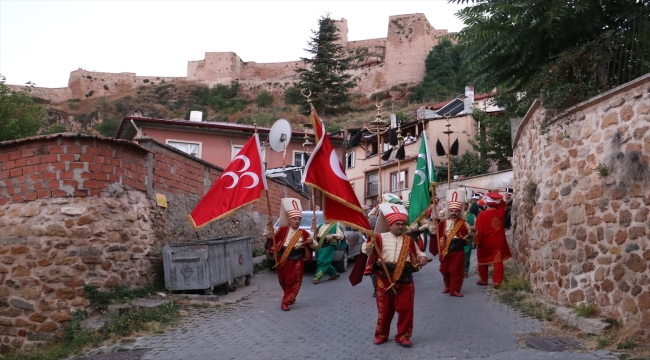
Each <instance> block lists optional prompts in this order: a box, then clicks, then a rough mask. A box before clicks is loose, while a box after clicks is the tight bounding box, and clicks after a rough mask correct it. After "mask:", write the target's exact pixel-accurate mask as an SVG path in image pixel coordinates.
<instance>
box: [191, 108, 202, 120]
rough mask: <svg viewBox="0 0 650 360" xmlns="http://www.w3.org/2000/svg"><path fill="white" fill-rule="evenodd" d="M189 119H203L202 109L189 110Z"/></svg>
mask: <svg viewBox="0 0 650 360" xmlns="http://www.w3.org/2000/svg"><path fill="white" fill-rule="evenodd" d="M190 121H196V122H201V121H203V112H202V111H191V112H190Z"/></svg>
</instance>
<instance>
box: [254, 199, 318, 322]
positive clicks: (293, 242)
mask: <svg viewBox="0 0 650 360" xmlns="http://www.w3.org/2000/svg"><path fill="white" fill-rule="evenodd" d="M301 217H302V209H301V206H300V201H299V200H298V199H293V198H285V199H282V206H281V208H280V225H281V226H280V228H279V229H278V230H277V232H276V233H275V240H274V239H273V237H272V236H271V233H270V232H267V234H266V241H267V242H268V243H269V244H270V246H269V253H271V254H277V264H276V267H275V272H276V273H277V274H278V282H279V283H280V286H281V287H282V291H283V292H284V295H283V296H282V305H281V307H282V310H285V311H288V310H289V305H291V304H293V303H294V302H295V301H296V296H298V292H299V291H300V286H301V285H302V277H303V274H304V270H305V262H304V261H305V260H311V253H312V251H311V246H313V245H314V244H316V245H317V244H318V243H316V242H315V241H314V240H313V239H312V238H311V236H310V234H309V232H307V231H305V230H302V229H300V228H296V229H293V228H291V227H289V226H287V224H288V223H289V219H296V218H297V219H299V218H301ZM298 224H299V222H298Z"/></svg>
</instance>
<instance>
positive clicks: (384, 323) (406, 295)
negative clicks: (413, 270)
mask: <svg viewBox="0 0 650 360" xmlns="http://www.w3.org/2000/svg"><path fill="white" fill-rule="evenodd" d="M389 286H390V283H389V282H388V279H387V278H385V277H382V276H381V275H379V276H377V297H376V299H377V312H378V317H377V327H376V328H375V337H378V338H382V339H388V335H389V333H390V323H391V322H392V321H393V316H394V315H395V312H396V311H397V334H396V335H395V341H397V342H401V341H402V340H404V339H408V338H410V337H411V335H412V334H413V304H414V301H415V286H414V285H413V283H409V284H403V283H399V284H397V285H395V286H393V289H396V290H397V292H398V293H397V295H395V293H393V290H388V292H386V288H387V287H389Z"/></svg>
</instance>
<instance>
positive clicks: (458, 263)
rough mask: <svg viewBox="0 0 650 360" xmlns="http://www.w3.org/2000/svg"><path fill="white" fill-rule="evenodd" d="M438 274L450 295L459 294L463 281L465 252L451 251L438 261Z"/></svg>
mask: <svg viewBox="0 0 650 360" xmlns="http://www.w3.org/2000/svg"><path fill="white" fill-rule="evenodd" d="M440 273H441V274H442V279H443V280H444V282H445V288H448V289H449V292H450V293H454V292H460V289H461V288H462V287H463V280H465V252H464V251H452V252H449V253H447V255H445V257H444V258H442V260H440Z"/></svg>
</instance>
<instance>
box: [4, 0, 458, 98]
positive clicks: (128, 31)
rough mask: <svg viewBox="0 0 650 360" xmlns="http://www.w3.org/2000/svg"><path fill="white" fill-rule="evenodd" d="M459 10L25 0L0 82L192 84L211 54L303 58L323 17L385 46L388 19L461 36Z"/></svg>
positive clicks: (12, 19) (17, 11) (7, 37)
mask: <svg viewBox="0 0 650 360" xmlns="http://www.w3.org/2000/svg"><path fill="white" fill-rule="evenodd" d="M460 8H462V6H460V5H455V4H452V5H450V4H447V1H446V0H430V1H263V2H258V1H237V2H231V1H25V0H20V1H17V0H11V1H7V0H0V74H2V75H4V76H5V77H6V78H7V83H8V84H24V83H26V82H27V81H32V82H35V83H36V84H37V86H42V87H66V86H67V85H68V77H69V75H70V72H71V71H73V70H76V69H78V68H83V69H86V70H89V71H101V72H114V73H119V72H135V73H136V74H138V76H143V75H146V76H186V75H187V62H188V61H189V60H201V59H203V58H204V53H205V52H212V51H233V52H235V53H237V55H239V57H241V59H242V60H243V61H255V62H280V61H291V60H298V59H299V58H300V57H301V56H304V57H306V56H307V53H305V52H304V50H303V49H304V48H305V47H306V46H307V41H308V40H309V37H310V36H311V32H310V30H312V29H315V28H316V26H317V20H318V17H319V16H321V15H324V14H326V13H327V12H329V13H331V17H332V18H333V19H340V18H345V19H347V21H348V40H350V41H353V40H363V39H373V38H382V37H386V35H387V28H388V17H389V16H390V15H401V14H412V13H424V14H425V15H426V17H427V19H428V20H429V22H430V23H431V25H432V26H433V27H434V28H436V29H448V30H449V31H459V30H460V29H461V28H462V27H463V24H462V22H461V21H460V20H458V18H457V17H456V16H455V15H454V14H455V13H456V12H457V11H458V10H459V9H460Z"/></svg>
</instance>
